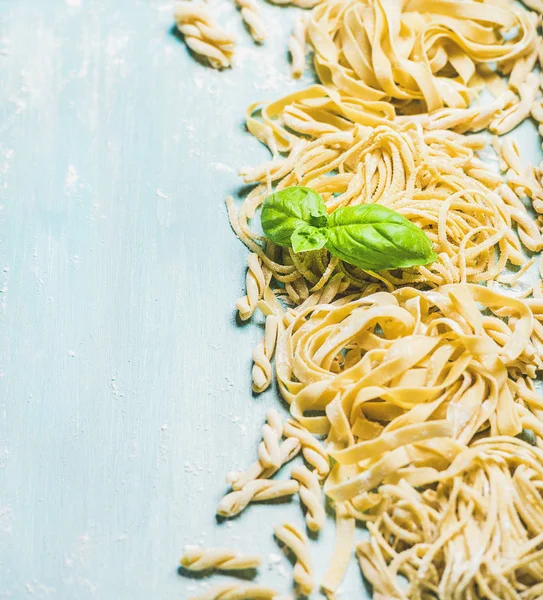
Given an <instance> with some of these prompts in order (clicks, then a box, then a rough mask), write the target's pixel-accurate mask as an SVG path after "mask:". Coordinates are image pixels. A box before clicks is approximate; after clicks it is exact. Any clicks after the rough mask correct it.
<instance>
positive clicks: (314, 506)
mask: <svg viewBox="0 0 543 600" xmlns="http://www.w3.org/2000/svg"><path fill="white" fill-rule="evenodd" d="M290 476H291V478H292V479H294V480H296V481H297V482H298V483H299V484H300V491H299V495H300V500H301V501H302V504H303V505H304V506H305V507H306V509H307V512H306V516H305V520H306V523H307V527H308V528H309V529H310V530H311V531H319V530H320V529H322V528H323V526H324V522H325V519H326V513H325V510H324V503H323V499H322V490H321V484H320V481H319V478H318V477H317V476H316V475H315V473H313V471H310V470H309V469H308V468H307V467H306V466H304V465H299V466H296V467H294V468H293V469H292V471H291V472H290Z"/></svg>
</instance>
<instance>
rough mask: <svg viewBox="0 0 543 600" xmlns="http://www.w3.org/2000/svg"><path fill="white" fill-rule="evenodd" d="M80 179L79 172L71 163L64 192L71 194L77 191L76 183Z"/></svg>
mask: <svg viewBox="0 0 543 600" xmlns="http://www.w3.org/2000/svg"><path fill="white" fill-rule="evenodd" d="M78 181H79V174H78V173H77V169H76V168H75V167H74V166H73V165H69V167H68V172H67V173H66V181H65V182H64V193H65V194H70V193H72V192H74V191H75V188H76V184H77V182H78Z"/></svg>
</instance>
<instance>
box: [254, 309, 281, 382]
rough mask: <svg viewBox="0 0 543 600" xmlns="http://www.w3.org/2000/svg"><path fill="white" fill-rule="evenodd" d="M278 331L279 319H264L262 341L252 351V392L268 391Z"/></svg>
mask: <svg viewBox="0 0 543 600" xmlns="http://www.w3.org/2000/svg"><path fill="white" fill-rule="evenodd" d="M278 330H279V319H278V317H277V316H275V315H268V316H267V317H266V325H265V330H264V339H263V340H262V342H260V344H258V346H257V347H256V348H255V349H254V350H253V361H254V365H253V371H252V377H253V392H255V394H260V393H261V392H263V391H264V390H266V389H268V388H269V387H270V385H271V382H272V367H271V362H270V361H271V359H272V357H273V353H274V351H275V343H276V341H277V334H278Z"/></svg>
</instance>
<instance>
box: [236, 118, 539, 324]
mask: <svg viewBox="0 0 543 600" xmlns="http://www.w3.org/2000/svg"><path fill="white" fill-rule="evenodd" d="M510 145H511V143H510V142H505V143H504V148H505V149H506V150H508V152H507V154H508V157H509V159H510V161H511V166H509V167H508V171H507V179H506V181H507V183H505V182H504V180H503V179H502V177H501V176H500V175H499V174H496V172H495V171H493V170H492V168H491V166H489V165H487V164H485V163H483V161H481V160H480V159H479V158H478V156H477V152H480V151H482V150H484V149H485V148H486V141H485V140H484V139H483V138H482V137H479V136H469V137H468V136H464V135H461V134H456V133H453V132H451V131H444V130H435V131H424V130H423V129H422V128H421V127H420V126H419V125H416V124H413V123H411V124H409V123H406V124H404V125H401V126H394V127H393V126H388V125H387V126H379V127H376V128H369V127H363V128H361V127H357V128H355V129H354V130H353V132H350V131H349V132H341V131H336V132H335V133H332V132H330V133H326V134H324V135H322V136H320V137H317V138H316V139H315V140H314V141H311V142H309V141H303V140H302V141H300V142H299V143H298V144H297V145H296V146H295V147H294V148H293V150H292V151H291V152H290V154H289V155H288V156H287V157H286V158H284V159H275V160H273V161H271V162H270V163H268V164H265V165H263V166H262V167H259V168H255V169H244V170H243V171H242V175H243V177H244V180H245V182H246V183H254V184H260V185H258V187H256V188H255V190H254V191H253V192H252V193H251V194H250V195H249V196H248V198H247V199H246V201H245V202H244V204H243V205H242V207H241V209H240V210H239V212H236V210H235V207H234V205H233V202H232V201H230V202H229V214H230V218H231V220H232V223H233V226H234V229H235V230H236V233H238V235H239V237H240V239H242V241H243V242H244V243H246V244H247V246H248V247H249V248H250V249H251V251H252V252H253V254H251V256H255V255H258V257H259V258H258V261H259V262H258V265H259V269H260V271H261V273H262V274H261V275H260V277H259V281H260V283H259V284H257V285H256V284H255V285H253V283H252V277H253V275H252V273H253V272H255V268H254V267H252V268H250V269H249V272H248V275H247V278H248V296H247V298H249V297H251V296H252V297H253V300H252V301H251V302H250V303H249V304H250V305H251V306H256V304H257V303H258V300H259V299H260V298H262V297H263V295H264V291H265V289H266V281H267V282H270V281H271V276H272V275H273V279H274V280H275V281H276V282H279V283H282V284H284V290H285V293H286V295H287V297H288V299H289V301H290V302H292V303H293V304H295V305H297V304H301V303H302V302H304V301H305V300H307V299H308V298H309V296H310V295H311V293H312V292H316V291H318V290H320V289H322V288H323V286H324V285H325V284H326V283H327V282H328V281H329V280H331V279H332V278H333V277H334V276H336V275H337V276H341V277H342V280H343V282H344V283H345V284H346V285H348V286H349V287H350V288H351V289H352V290H353V291H354V290H364V289H367V287H368V284H369V283H370V282H372V281H373V282H380V284H381V285H382V286H383V287H384V288H385V289H389V290H392V289H394V288H395V287H397V286H399V285H404V284H410V285H417V286H424V287H428V286H430V287H434V286H436V287H437V286H440V285H444V284H449V283H459V282H468V283H469V282H474V283H480V282H484V281H488V280H492V279H495V278H496V277H498V276H499V275H500V273H501V272H502V271H503V269H504V267H505V266H506V265H508V264H509V265H514V266H515V265H517V266H520V265H523V264H524V263H525V258H524V255H523V253H522V246H524V247H525V248H527V249H528V250H530V251H535V252H537V251H540V250H541V249H542V248H543V237H542V235H541V231H540V230H539V228H538V227H537V226H536V224H535V223H534V222H533V220H532V218H531V216H530V215H529V213H528V211H527V209H526V207H525V206H524V204H523V203H522V200H521V198H523V197H524V196H525V195H528V196H529V197H531V198H532V199H533V200H534V206H535V202H537V201H540V200H539V199H541V198H543V189H542V188H541V185H540V184H539V182H538V181H537V179H536V177H535V174H534V173H533V172H529V170H528V169H526V168H524V167H522V164H521V159H520V156H519V155H518V148H517V149H515V148H513V149H510ZM266 182H268V183H274V184H276V186H277V189H283V188H285V187H289V186H293V185H302V186H306V187H311V188H313V189H314V190H316V191H317V192H319V193H320V194H321V195H322V196H323V198H324V200H325V203H326V206H327V208H328V211H329V212H333V211H334V210H336V209H338V208H340V207H343V206H353V205H357V204H366V203H378V204H383V205H385V206H387V207H389V208H391V209H393V210H395V211H397V212H398V213H400V214H401V215H403V216H404V217H406V218H407V219H409V220H411V221H412V222H414V223H416V224H417V225H418V226H419V227H421V228H422V229H423V231H425V232H426V234H427V235H428V237H429V238H430V240H431V241H432V242H433V244H434V248H435V250H436V252H437V253H438V256H439V260H437V261H436V262H434V263H432V264H431V265H427V266H422V267H412V268H410V269H403V270H401V271H383V272H381V273H373V272H364V271H361V270H360V269H358V268H356V267H352V266H351V265H347V264H344V263H343V262H342V261H339V260H338V259H336V258H333V257H331V256H330V254H329V253H328V251H327V250H325V249H323V250H319V251H315V252H306V253H302V254H294V252H292V250H290V249H288V248H287V249H285V248H278V247H276V246H274V245H273V244H272V243H271V242H267V244H266V245H262V241H261V238H260V236H259V234H257V233H254V232H253V231H252V230H251V227H250V218H251V217H252V216H253V215H254V214H255V211H256V210H257V209H258V207H259V206H260V205H261V204H262V202H263V201H264V199H265V197H266V195H267V194H268V193H269V190H268V187H267V186H266ZM542 205H543V202H542ZM513 227H516V234H515V232H514V231H513ZM252 260H253V261H254V262H255V263H256V260H257V259H256V258H252ZM260 265H261V266H260ZM249 282H251V287H250V289H251V290H254V291H249ZM268 285H269V283H268ZM257 290H258V292H257ZM338 292H339V289H338ZM238 306H239V307H240V309H241V313H240V314H241V316H242V318H245V315H249V314H250V311H249V310H248V309H247V308H246V304H245V302H242V303H238Z"/></svg>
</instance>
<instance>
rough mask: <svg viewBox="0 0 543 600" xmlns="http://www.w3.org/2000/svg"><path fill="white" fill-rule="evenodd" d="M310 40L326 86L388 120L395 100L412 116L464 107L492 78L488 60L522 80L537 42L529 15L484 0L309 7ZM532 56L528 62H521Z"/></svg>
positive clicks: (353, 1)
mask: <svg viewBox="0 0 543 600" xmlns="http://www.w3.org/2000/svg"><path fill="white" fill-rule="evenodd" d="M513 30H514V31H515V33H514V35H513V37H512V38H511V39H506V38H505V37H504V32H507V31H513ZM309 41H310V43H311V45H312V46H313V48H314V49H315V68H316V71H317V75H318V78H319V80H320V81H321V82H322V83H323V85H324V86H326V87H327V88H329V89H331V90H334V91H337V93H339V94H340V95H341V96H344V97H352V98H356V100H357V102H358V103H359V104H360V106H361V108H367V111H368V112H370V113H373V114H375V115H381V116H383V117H384V116H386V115H387V114H388V113H389V111H390V110H391V108H392V110H394V107H395V106H396V105H397V106H398V107H400V108H401V110H402V112H406V111H407V110H409V111H410V112H411V113H412V112H428V113H432V112H433V111H435V110H438V109H440V108H443V107H444V106H449V107H451V108H465V107H467V106H468V105H469V103H470V102H471V101H472V100H473V99H474V97H475V96H477V94H478V91H479V90H478V89H477V88H480V86H481V83H484V82H485V80H486V78H487V77H490V78H491V79H492V80H494V77H493V76H492V75H491V74H490V75H489V74H488V70H487V69H485V68H484V65H487V64H488V63H490V62H494V61H495V62H497V63H498V65H499V68H500V70H501V71H502V72H503V73H511V78H512V79H513V81H515V80H516V79H517V78H518V79H519V80H520V81H522V80H523V79H524V77H523V75H525V74H526V72H528V73H529V72H530V71H531V65H533V62H534V61H535V57H536V52H537V46H538V43H539V40H538V38H537V34H536V30H535V22H534V20H533V19H531V18H530V14H529V13H528V12H526V11H524V10H520V9H517V8H514V7H513V6H512V5H511V3H509V2H500V1H498V2H496V1H494V2H490V1H485V0H483V1H481V2H471V1H462V2H451V1H450V0H407V1H405V0H364V1H360V0H336V1H333V2H325V3H324V4H322V5H321V6H319V7H318V8H316V9H315V10H314V11H313V12H312V15H311V19H310V22H309ZM532 54H534V58H533V61H532V62H531V63H529V65H528V67H525V65H524V63H521V62H519V60H518V59H520V58H523V57H525V56H528V55H532ZM513 69H515V70H514V71H513ZM518 71H522V73H521V74H518ZM413 104H414V105H415V106H412V105H413Z"/></svg>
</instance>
